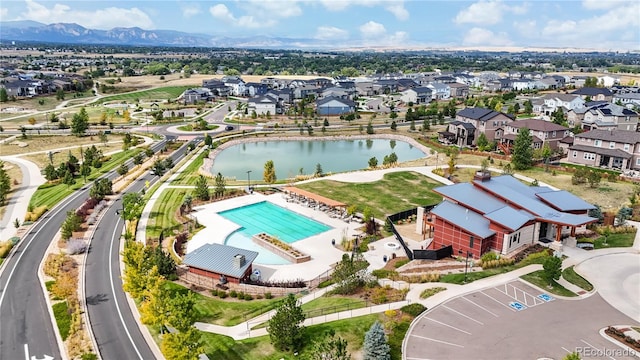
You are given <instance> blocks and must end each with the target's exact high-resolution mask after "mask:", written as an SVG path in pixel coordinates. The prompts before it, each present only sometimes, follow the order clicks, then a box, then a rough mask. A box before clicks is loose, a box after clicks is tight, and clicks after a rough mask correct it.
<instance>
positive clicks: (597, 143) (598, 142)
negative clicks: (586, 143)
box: [593, 140, 602, 147]
mask: <svg viewBox="0 0 640 360" xmlns="http://www.w3.org/2000/svg"><path fill="white" fill-rule="evenodd" d="M600 145H602V140H596V141H595V142H594V143H593V146H597V147H600Z"/></svg>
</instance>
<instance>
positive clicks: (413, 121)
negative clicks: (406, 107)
mask: <svg viewBox="0 0 640 360" xmlns="http://www.w3.org/2000/svg"><path fill="white" fill-rule="evenodd" d="M409 130H411V131H416V121H415V120H413V119H411V125H409Z"/></svg>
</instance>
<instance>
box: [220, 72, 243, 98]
mask: <svg viewBox="0 0 640 360" xmlns="http://www.w3.org/2000/svg"><path fill="white" fill-rule="evenodd" d="M222 82H223V83H224V84H225V85H226V86H228V87H229V88H231V95H233V96H244V94H245V92H246V87H245V82H244V80H242V79H241V78H239V77H237V76H225V77H223V78H222Z"/></svg>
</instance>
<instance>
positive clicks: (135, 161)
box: [133, 153, 144, 165]
mask: <svg viewBox="0 0 640 360" xmlns="http://www.w3.org/2000/svg"><path fill="white" fill-rule="evenodd" d="M143 162H144V155H143V154H142V153H137V154H136V156H134V157H133V164H134V165H140V164H142V163H143Z"/></svg>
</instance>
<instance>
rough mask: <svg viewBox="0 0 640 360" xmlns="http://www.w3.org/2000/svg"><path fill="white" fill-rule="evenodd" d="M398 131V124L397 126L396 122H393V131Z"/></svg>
mask: <svg viewBox="0 0 640 360" xmlns="http://www.w3.org/2000/svg"><path fill="white" fill-rule="evenodd" d="M396 129H398V124H396V122H395V121H392V122H391V130H393V131H396Z"/></svg>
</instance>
